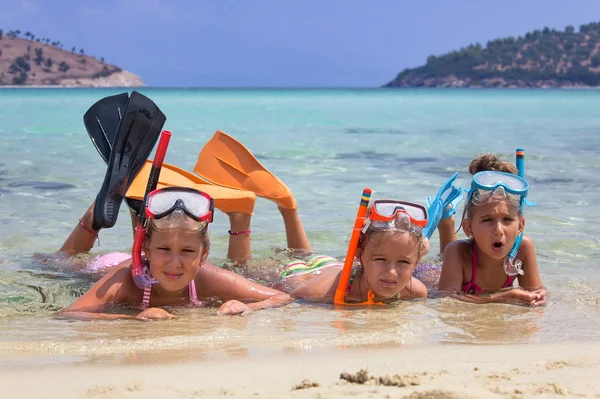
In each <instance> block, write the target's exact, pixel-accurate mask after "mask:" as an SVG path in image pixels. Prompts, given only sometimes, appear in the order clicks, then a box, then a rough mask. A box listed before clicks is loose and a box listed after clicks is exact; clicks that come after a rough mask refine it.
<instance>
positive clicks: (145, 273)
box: [131, 130, 171, 290]
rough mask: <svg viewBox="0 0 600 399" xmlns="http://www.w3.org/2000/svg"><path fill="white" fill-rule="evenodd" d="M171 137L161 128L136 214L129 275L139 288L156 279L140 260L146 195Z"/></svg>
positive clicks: (153, 185)
mask: <svg viewBox="0 0 600 399" xmlns="http://www.w3.org/2000/svg"><path fill="white" fill-rule="evenodd" d="M170 139H171V132H169V131H168V130H163V131H162V133H161V135H160V140H159V142H158V147H157V149H156V154H155V155H154V160H153V161H152V169H150V176H149V177H148V185H147V186H146V193H145V194H144V202H143V203H142V209H141V211H140V214H139V215H138V224H137V226H136V227H135V237H134V239H133V247H132V249H131V260H132V263H133V268H132V270H131V276H132V277H133V282H134V283H135V285H137V286H138V287H139V288H140V289H143V290H146V289H148V288H150V286H152V284H154V283H156V282H157V281H156V280H155V279H154V278H153V277H152V275H150V272H149V270H148V269H147V268H145V267H144V264H143V262H142V245H143V244H144V238H145V236H146V197H147V196H148V194H149V193H150V192H152V191H154V190H156V186H157V185H158V177H159V176H160V169H161V168H162V164H163V161H164V160H165V155H166V154H167V147H169V140H170Z"/></svg>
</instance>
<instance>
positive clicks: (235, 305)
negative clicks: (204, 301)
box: [217, 299, 252, 315]
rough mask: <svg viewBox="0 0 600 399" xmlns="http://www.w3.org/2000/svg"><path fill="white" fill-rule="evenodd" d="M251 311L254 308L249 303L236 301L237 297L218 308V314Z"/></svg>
mask: <svg viewBox="0 0 600 399" xmlns="http://www.w3.org/2000/svg"><path fill="white" fill-rule="evenodd" d="M249 312H252V309H250V307H248V305H246V304H245V303H243V302H240V301H236V300H235V299H232V300H230V301H227V302H225V303H224V304H222V305H221V306H220V307H219V310H217V314H219V315H225V314H240V313H242V314H245V313H249Z"/></svg>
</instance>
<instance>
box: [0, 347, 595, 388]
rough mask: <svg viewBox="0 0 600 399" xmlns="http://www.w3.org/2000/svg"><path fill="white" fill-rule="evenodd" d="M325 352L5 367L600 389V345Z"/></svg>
mask: <svg viewBox="0 0 600 399" xmlns="http://www.w3.org/2000/svg"><path fill="white" fill-rule="evenodd" d="M315 352H317V351H315ZM315 352H310V353H300V354H291V355H279V356H266V357H260V359H258V358H256V357H250V358H246V357H244V358H240V359H235V358H233V359H232V358H229V359H212V360H208V361H194V362H180V361H178V360H177V357H174V358H171V357H170V356H169V355H168V353H167V354H166V353H162V354H154V355H152V356H144V358H140V360H139V363H136V362H132V361H128V362H127V363H133V364H119V365H114V364H110V365H109V364H103V361H102V359H95V360H94V361H93V362H90V361H87V362H86V361H84V362H82V363H80V362H79V361H78V362H76V363H72V364H70V365H69V364H67V365H64V364H63V365H51V364H50V365H49V364H46V365H43V366H35V365H33V366H32V365H30V366H27V367H25V366H23V364H24V363H34V364H35V361H33V360H34V359H32V358H30V359H28V361H26V362H19V361H17V360H19V359H20V360H24V359H23V358H22V356H16V357H13V360H14V362H10V361H9V362H8V363H12V364H13V367H5V368H4V370H1V372H0V392H2V395H1V396H2V397H7V398H17V397H27V398H48V397H54V396H58V397H69V398H75V397H79V398H161V399H164V398H167V397H168V398H196V397H206V398H212V397H243V398H244V397H247V398H279V397H293V398H335V397H353V398H388V397H389V398H392V397H393V398H398V397H399V398H404V397H406V398H438V399H439V398H531V397H536V398H553V397H584V398H598V397H600V379H599V378H598V375H600V343H559V344H525V345H511V346H504V345H488V346H480V345H435V346H430V347H398V346H394V347H391V348H389V349H385V348H382V347H379V348H377V349H373V350H365V349H361V350H357V349H352V350H336V351H335V352H331V353H330V354H324V353H315ZM4 355H7V354H3V357H4ZM188 355H189V354H188ZM7 356H8V355H7ZM12 356H15V355H12ZM188 358H189V357H188ZM112 362H114V359H113V360H111V363H112ZM5 364H6V363H5ZM361 370H363V371H361Z"/></svg>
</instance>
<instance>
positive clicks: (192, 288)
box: [142, 280, 202, 308]
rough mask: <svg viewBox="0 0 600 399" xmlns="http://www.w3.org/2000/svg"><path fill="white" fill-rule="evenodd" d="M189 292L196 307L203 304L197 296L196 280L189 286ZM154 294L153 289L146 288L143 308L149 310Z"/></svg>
mask: <svg viewBox="0 0 600 399" xmlns="http://www.w3.org/2000/svg"><path fill="white" fill-rule="evenodd" d="M188 292H189V295H190V301H191V302H192V304H194V306H200V305H201V304H202V303H201V302H200V301H199V300H198V295H197V294H196V283H195V282H194V280H192V281H191V282H190V284H189V285H188ZM151 293H152V287H149V288H146V289H145V290H144V294H143V296H142V307H143V308H147V307H148V306H150V294H151Z"/></svg>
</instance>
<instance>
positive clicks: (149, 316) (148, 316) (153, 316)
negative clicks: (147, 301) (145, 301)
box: [136, 308, 177, 320]
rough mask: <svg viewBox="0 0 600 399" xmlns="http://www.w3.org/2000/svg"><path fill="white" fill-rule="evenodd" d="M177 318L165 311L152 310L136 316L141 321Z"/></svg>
mask: <svg viewBox="0 0 600 399" xmlns="http://www.w3.org/2000/svg"><path fill="white" fill-rule="evenodd" d="M176 317H177V316H175V315H172V314H171V313H169V312H167V311H166V310H164V309H160V308H150V309H146V310H144V311H143V312H141V313H140V314H138V315H137V316H136V319H139V320H161V319H175V318H176Z"/></svg>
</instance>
